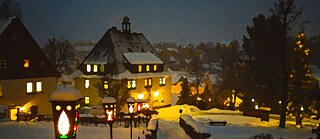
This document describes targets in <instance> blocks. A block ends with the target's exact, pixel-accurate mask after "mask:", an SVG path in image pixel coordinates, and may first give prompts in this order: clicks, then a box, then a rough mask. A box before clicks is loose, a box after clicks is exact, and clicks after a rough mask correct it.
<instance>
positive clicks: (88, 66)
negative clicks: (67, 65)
mask: <svg viewBox="0 0 320 139" xmlns="http://www.w3.org/2000/svg"><path fill="white" fill-rule="evenodd" d="M87 72H91V65H90V64H88V65H87Z"/></svg>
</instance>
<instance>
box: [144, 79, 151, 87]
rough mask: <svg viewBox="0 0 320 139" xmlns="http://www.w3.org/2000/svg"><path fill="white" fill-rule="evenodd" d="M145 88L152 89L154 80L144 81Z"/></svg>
mask: <svg viewBox="0 0 320 139" xmlns="http://www.w3.org/2000/svg"><path fill="white" fill-rule="evenodd" d="M144 86H145V87H150V86H152V79H151V78H148V79H144Z"/></svg>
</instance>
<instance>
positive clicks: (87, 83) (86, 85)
mask: <svg viewBox="0 0 320 139" xmlns="http://www.w3.org/2000/svg"><path fill="white" fill-rule="evenodd" d="M89 86H90V81H89V80H88V79H85V80H84V88H89Z"/></svg>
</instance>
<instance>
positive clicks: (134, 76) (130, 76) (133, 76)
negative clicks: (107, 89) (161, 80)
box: [112, 70, 171, 79]
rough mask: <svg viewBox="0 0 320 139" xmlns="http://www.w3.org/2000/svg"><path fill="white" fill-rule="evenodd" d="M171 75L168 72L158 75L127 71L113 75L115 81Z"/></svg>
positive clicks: (158, 73)
mask: <svg viewBox="0 0 320 139" xmlns="http://www.w3.org/2000/svg"><path fill="white" fill-rule="evenodd" d="M170 75H171V74H170V73H168V72H165V71H164V72H156V73H135V74H133V73H131V72H130V71H128V70H126V71H124V72H122V73H119V74H118V75H113V76H112V78H113V79H125V78H127V79H139V78H151V77H159V76H170Z"/></svg>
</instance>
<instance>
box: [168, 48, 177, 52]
mask: <svg viewBox="0 0 320 139" xmlns="http://www.w3.org/2000/svg"><path fill="white" fill-rule="evenodd" d="M167 50H169V51H173V52H176V53H179V51H178V49H177V48H172V47H171V48H170V47H169V48H167Z"/></svg>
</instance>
